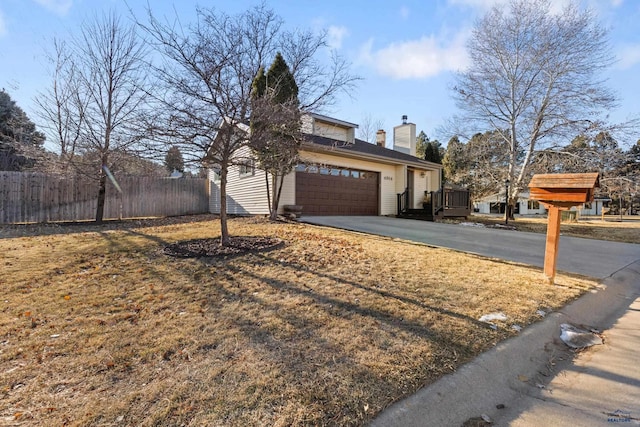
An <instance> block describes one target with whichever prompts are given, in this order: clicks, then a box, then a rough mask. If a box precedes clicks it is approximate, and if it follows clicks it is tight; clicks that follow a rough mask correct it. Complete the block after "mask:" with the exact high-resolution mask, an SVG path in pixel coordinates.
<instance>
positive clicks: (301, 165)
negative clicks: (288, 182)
mask: <svg viewBox="0 0 640 427" xmlns="http://www.w3.org/2000/svg"><path fill="white" fill-rule="evenodd" d="M306 170H307V165H305V164H304V163H298V164H297V165H296V172H304V171H306Z"/></svg>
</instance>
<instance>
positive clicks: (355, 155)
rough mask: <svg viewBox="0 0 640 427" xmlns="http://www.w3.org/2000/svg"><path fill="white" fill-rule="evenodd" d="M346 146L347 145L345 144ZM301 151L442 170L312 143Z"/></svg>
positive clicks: (424, 164)
mask: <svg viewBox="0 0 640 427" xmlns="http://www.w3.org/2000/svg"><path fill="white" fill-rule="evenodd" d="M345 144H347V143H345ZM301 150H303V151H311V152H316V153H329V154H335V155H340V156H343V157H348V158H353V159H361V160H374V161H377V162H379V163H384V164H389V165H407V166H412V167H414V168H418V169H424V170H440V169H442V165H441V164H438V163H432V162H427V161H426V160H424V161H418V162H412V161H408V160H400V159H394V158H391V157H385V156H378V155H376V154H369V153H361V152H357V151H346V150H341V149H340V147H326V146H324V145H320V144H314V143H313V142H309V141H305V142H303V143H302V146H301Z"/></svg>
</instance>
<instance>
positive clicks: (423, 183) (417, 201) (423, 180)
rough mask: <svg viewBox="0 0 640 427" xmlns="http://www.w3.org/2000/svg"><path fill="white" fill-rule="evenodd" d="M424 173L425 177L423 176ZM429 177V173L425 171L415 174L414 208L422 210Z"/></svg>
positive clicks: (415, 172)
mask: <svg viewBox="0 0 640 427" xmlns="http://www.w3.org/2000/svg"><path fill="white" fill-rule="evenodd" d="M423 173H424V175H425V176H424V177H423V176H421V174H423ZM427 176H428V173H426V172H423V171H419V170H417V171H414V172H413V207H414V208H417V209H420V208H422V201H423V199H424V192H425V191H427Z"/></svg>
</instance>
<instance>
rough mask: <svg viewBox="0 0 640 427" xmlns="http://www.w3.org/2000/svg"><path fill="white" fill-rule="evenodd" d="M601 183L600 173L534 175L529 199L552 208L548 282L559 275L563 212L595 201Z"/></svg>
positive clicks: (546, 264) (546, 261)
mask: <svg viewBox="0 0 640 427" xmlns="http://www.w3.org/2000/svg"><path fill="white" fill-rule="evenodd" d="M599 186H600V181H599V175H598V174H597V173H565V174H539V175H534V176H533V178H532V179H531V182H530V183H529V194H530V195H529V198H530V199H531V200H537V201H539V202H540V203H542V204H543V205H544V207H545V208H547V209H549V218H548V224H547V245H546V249H545V253H544V276H545V281H546V282H547V283H549V284H553V281H554V279H555V276H556V260H557V259H558V243H559V242H560V212H561V211H564V210H567V209H569V208H571V207H572V206H577V205H581V204H583V203H586V202H592V201H593V193H594V188H596V187H599Z"/></svg>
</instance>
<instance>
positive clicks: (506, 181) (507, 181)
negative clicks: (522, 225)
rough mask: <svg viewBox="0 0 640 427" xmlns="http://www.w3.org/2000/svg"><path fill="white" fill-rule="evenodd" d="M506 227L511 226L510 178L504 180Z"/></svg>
mask: <svg viewBox="0 0 640 427" xmlns="http://www.w3.org/2000/svg"><path fill="white" fill-rule="evenodd" d="M504 225H509V178H507V179H505V180H504Z"/></svg>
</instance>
